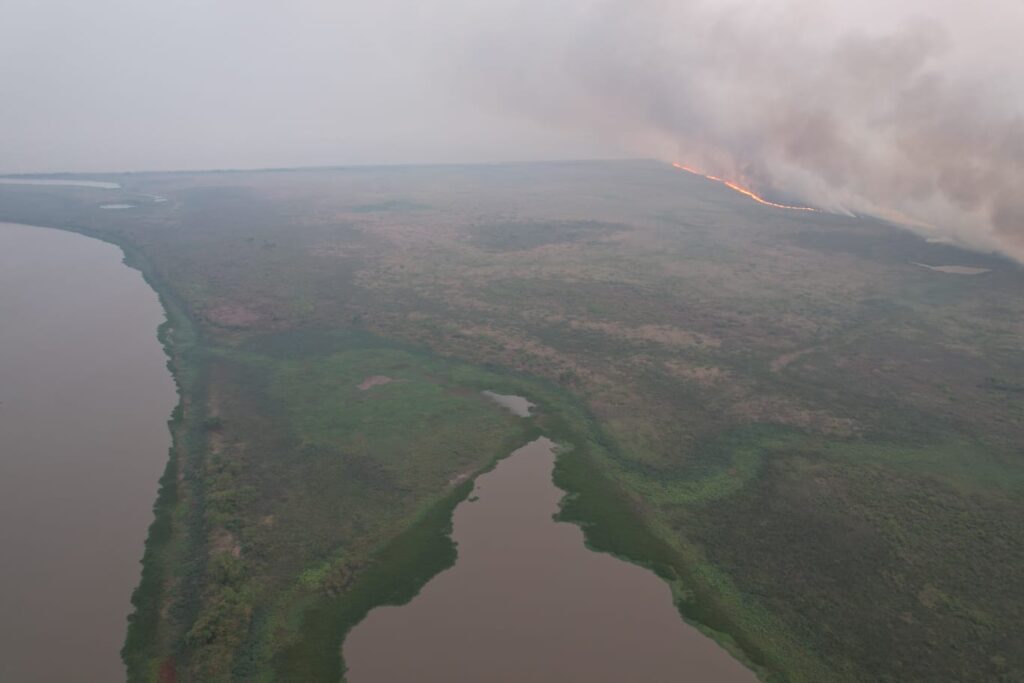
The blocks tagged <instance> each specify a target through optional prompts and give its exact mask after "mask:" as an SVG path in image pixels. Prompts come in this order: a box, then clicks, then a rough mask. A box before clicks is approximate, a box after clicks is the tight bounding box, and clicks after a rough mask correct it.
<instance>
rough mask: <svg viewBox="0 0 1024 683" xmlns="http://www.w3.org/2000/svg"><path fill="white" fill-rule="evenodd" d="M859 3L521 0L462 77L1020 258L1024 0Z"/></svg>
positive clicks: (824, 201)
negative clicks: (550, 0)
mask: <svg viewBox="0 0 1024 683" xmlns="http://www.w3.org/2000/svg"><path fill="white" fill-rule="evenodd" d="M853 4H855V3H850V2H845V1H844V2H841V3H840V2H798V1H794V0H762V1H757V0H747V1H745V2H710V1H708V2H693V1H686V0H676V1H666V0H605V1H600V0H598V1H596V2H595V1H588V0H581V1H579V2H560V3H556V6H555V7H552V6H549V7H548V8H547V9H546V10H544V11H543V12H540V13H537V12H536V11H526V10H527V5H526V4H524V3H520V2H512V3H509V4H508V5H507V6H506V8H505V9H506V11H507V12H506V14H505V15H504V16H503V17H501V19H500V20H496V21H495V23H494V24H493V25H494V26H496V27H497V28H495V29H494V30H491V31H488V32H486V33H484V34H482V35H480V36H478V37H477V42H476V43H475V45H474V49H472V50H471V52H470V53H469V59H467V60H465V64H468V65H469V66H466V67H464V68H465V74H468V75H469V77H470V79H471V80H470V82H471V83H472V84H473V88H474V91H475V92H477V93H478V94H482V95H483V96H484V98H485V100H486V101H487V102H488V103H489V104H490V105H491V106H494V107H499V108H518V109H520V110H522V111H524V112H526V113H527V114H528V115H529V116H531V117H535V118H538V119H541V120H545V121H549V122H556V123H558V124H560V125H562V126H566V127H569V128H573V129H584V130H592V131H595V132H597V133H599V134H600V135H602V136H604V137H605V138H606V139H609V140H611V141H613V142H614V143H616V144H618V145H620V146H622V147H623V148H626V149H630V150H632V151H634V152H636V153H640V154H643V155H649V156H654V157H658V158H662V159H665V160H666V161H680V162H682V163H685V164H687V165H690V166H695V167H698V168H701V169H702V170H704V171H705V172H707V173H711V174H714V175H718V176H723V177H726V178H730V179H734V180H737V181H739V182H742V183H745V184H747V185H748V186H751V187H752V188H754V189H756V190H758V191H760V192H762V193H768V194H772V193H774V194H776V195H778V196H783V197H790V198H800V199H802V200H803V201H806V202H811V203H814V204H816V205H818V206H820V207H822V208H826V209H829V210H833V211H848V212H861V213H871V214H875V215H880V216H883V217H887V218H891V219H893V220H897V221H900V222H903V223H906V224H909V225H911V226H915V227H917V228H918V229H920V230H922V231H923V232H926V233H927V234H930V235H931V236H934V237H938V238H948V239H952V240H956V241H958V242H961V243H964V244H967V245H970V246H974V247H978V248H982V249H999V250H1001V251H1003V252H1005V253H1007V254H1010V255H1012V256H1015V257H1016V258H1018V259H1020V258H1022V257H1024V116H1022V113H1024V48H1022V40H1021V36H1024V3H1021V2H1019V0H986V1H985V2H981V3H976V2H970V1H968V0H962V1H956V0H929V1H928V2H923V1H922V2H911V1H906V0H904V1H903V2H898V1H894V0H888V1H880V0H862V1H861V2H859V3H856V4H857V8H856V9H851V7H850V6H851V5H853ZM529 7H530V8H532V9H536V8H535V5H534V3H529ZM465 74H464V75H465Z"/></svg>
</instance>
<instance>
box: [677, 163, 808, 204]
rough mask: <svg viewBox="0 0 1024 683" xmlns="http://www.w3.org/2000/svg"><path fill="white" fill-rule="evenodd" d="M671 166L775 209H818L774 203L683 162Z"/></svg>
mask: <svg viewBox="0 0 1024 683" xmlns="http://www.w3.org/2000/svg"><path fill="white" fill-rule="evenodd" d="M672 166H673V167H675V168H678V169H679V170H680V171H686V172H687V173H692V174H694V175H699V176H700V177H702V178H707V179H708V180H713V181H715V182H716V183H721V184H722V185H725V186H726V187H728V188H729V189H730V190H733V191H734V192H739V193H740V194H742V195H744V196H746V197H749V198H750V199H753V200H754V201H755V202H757V203H758V204H764V205H765V206H773V207H775V208H776V209H791V210H793V211H817V210H818V209H815V208H812V207H810V206H790V205H789V204H776V203H775V202H770V201H768V200H767V199H765V198H764V197H762V196H760V195H759V194H757V193H755V192H753V191H751V190H748V189H747V188H745V187H741V186H740V185H737V184H736V183H734V182H732V181H731V180H726V179H725V178H719V177H718V176H713V175H708V174H707V173H701V172H700V171H698V170H697V169H695V168H691V167H689V166H684V165H683V164H680V163H675V162H673V163H672Z"/></svg>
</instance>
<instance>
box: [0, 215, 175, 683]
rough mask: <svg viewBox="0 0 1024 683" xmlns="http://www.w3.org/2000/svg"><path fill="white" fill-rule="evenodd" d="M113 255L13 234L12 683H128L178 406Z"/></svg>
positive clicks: (7, 514)
mask: <svg viewBox="0 0 1024 683" xmlns="http://www.w3.org/2000/svg"><path fill="white" fill-rule="evenodd" d="M121 258H122V255H121V252H120V250H119V249H117V248H116V247H114V246H112V245H109V244H105V243H103V242H99V241H96V240H92V239H88V238H86V237H82V236H81V235H75V234H72V233H68V232H60V231H57V230H48V229H43V228H31V227H26V226H18V225H11V224H5V223H0V681H5V682H6V681H11V682H12V683H14V682H17V683H35V682H40V683H41V682H44V681H45V682H52V681H97V682H98V683H106V682H108V681H109V682H116V681H122V680H124V670H123V667H122V665H121V661H120V656H119V654H118V653H119V650H120V648H121V645H122V643H123V641H124V633H125V617H126V615H127V614H128V611H129V607H130V604H129V597H130V596H131V591H132V589H133V588H134V587H135V585H136V584H137V583H138V579H139V564H138V562H139V559H140V558H141V556H142V546H143V541H144V539H145V534H146V529H147V527H148V526H149V523H150V521H151V520H152V505H153V501H154V499H155V498H156V489H157V480H158V479H159V476H160V474H161V472H162V470H163V466H164V463H165V462H166V458H167V448H168V445H169V435H168V433H167V426H166V421H167V418H168V417H169V416H170V412H171V409H172V408H173V406H174V403H175V401H176V395H175V390H174V385H173V383H172V381H171V378H170V375H169V374H168V372H167V369H166V358H165V356H164V354H163V349H161V348H160V345H159V343H158V342H157V340H156V336H155V333H156V327H157V325H159V324H160V323H161V322H162V321H163V312H162V310H161V307H160V305H159V302H158V300H157V297H156V294H155V293H154V292H153V291H152V290H151V289H150V288H149V287H148V286H147V285H146V284H145V282H144V281H143V279H142V276H141V275H140V274H139V273H138V271H135V270H132V269H129V268H128V267H126V266H125V265H124V264H123V263H121Z"/></svg>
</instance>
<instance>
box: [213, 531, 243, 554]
mask: <svg viewBox="0 0 1024 683" xmlns="http://www.w3.org/2000/svg"><path fill="white" fill-rule="evenodd" d="M221 553H227V554H230V555H232V556H233V557H241V556H242V544H241V543H239V542H238V539H237V538H235V535H234V534H233V533H231V532H230V531H228V530H227V529H223V528H221V529H217V530H215V531H214V532H213V533H212V534H210V556H211V557H212V556H214V555H219V554H221Z"/></svg>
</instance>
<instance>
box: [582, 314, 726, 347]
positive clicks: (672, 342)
mask: <svg viewBox="0 0 1024 683" xmlns="http://www.w3.org/2000/svg"><path fill="white" fill-rule="evenodd" d="M569 325H570V327H573V328H575V329H581V330H593V331H595V332H601V333H603V334H607V335H609V336H612V337H618V338H622V339H628V340H630V341H642V342H654V343H656V344H662V345H664V346H678V347H691V346H705V347H710V348H718V347H719V346H721V341H720V340H718V339H716V338H714V337H710V336H708V335H706V334H701V333H699V332H691V331H690V330H684V329H681V328H678V327H673V326H671V325H637V326H627V325H625V324H621V323H612V322H594V321H591V320H572V321H570V322H569Z"/></svg>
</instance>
